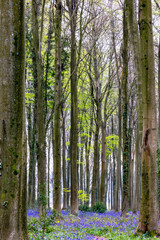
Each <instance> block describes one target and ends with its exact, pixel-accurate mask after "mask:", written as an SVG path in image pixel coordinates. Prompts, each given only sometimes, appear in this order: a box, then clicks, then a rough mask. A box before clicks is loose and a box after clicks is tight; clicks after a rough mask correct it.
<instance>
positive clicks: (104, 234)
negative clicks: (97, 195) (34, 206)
mask: <svg viewBox="0 0 160 240" xmlns="http://www.w3.org/2000/svg"><path fill="white" fill-rule="evenodd" d="M47 216H52V212H50V211H48V212H47ZM33 219H38V211H37V210H29V211H28V223H30V222H31V221H32V220H33ZM137 224H138V215H134V214H132V213H131V212H129V213H128V214H127V217H126V218H122V217H121V216H120V213H116V212H114V211H106V212H105V213H93V212H81V211H79V215H78V216H73V215H70V213H69V211H62V217H60V218H56V220H55V222H54V223H51V224H50V226H49V231H48V230H47V231H46V229H44V231H42V229H41V225H36V226H35V227H36V228H39V229H36V231H33V229H34V226H32V225H34V221H33V222H32V225H31V224H30V225H29V226H30V227H29V239H34V240H40V239H64V240H68V239H85V240H96V239H97V240H105V239H106V240H112V239H117V240H121V239H124V240H128V239H156V238H154V237H152V238H151V237H149V236H148V235H147V234H144V235H143V236H139V237H135V236H134V232H135V229H136V226H137ZM42 232H43V234H42Z"/></svg>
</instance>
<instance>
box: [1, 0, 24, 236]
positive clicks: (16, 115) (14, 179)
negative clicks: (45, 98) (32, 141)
mask: <svg viewBox="0 0 160 240" xmlns="http://www.w3.org/2000/svg"><path fill="white" fill-rule="evenodd" d="M0 19H1V21H0V32H1V34H0V164H1V167H0V239H3V240H13V239H20V240H26V239H28V236H27V225H26V219H27V214H26V187H25V184H26V154H25V151H24V146H25V140H26V139H25V136H24V129H25V121H24V88H25V86H24V82H25V81H24V69H25V34H24V1H23V0H21V1H20V0H14V1H13V0H10V1H8V0H1V1H0Z"/></svg>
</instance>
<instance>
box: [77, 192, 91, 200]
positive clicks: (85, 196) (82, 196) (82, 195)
mask: <svg viewBox="0 0 160 240" xmlns="http://www.w3.org/2000/svg"><path fill="white" fill-rule="evenodd" d="M78 198H79V199H80V200H81V201H82V202H88V201H89V197H88V194H87V193H86V192H85V191H82V190H79V191H78Z"/></svg>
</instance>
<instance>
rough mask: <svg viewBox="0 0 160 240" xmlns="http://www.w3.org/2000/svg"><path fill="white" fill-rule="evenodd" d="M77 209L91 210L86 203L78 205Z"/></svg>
mask: <svg viewBox="0 0 160 240" xmlns="http://www.w3.org/2000/svg"><path fill="white" fill-rule="evenodd" d="M79 210H80V211H82V212H91V208H90V207H89V206H88V205H86V204H84V205H79Z"/></svg>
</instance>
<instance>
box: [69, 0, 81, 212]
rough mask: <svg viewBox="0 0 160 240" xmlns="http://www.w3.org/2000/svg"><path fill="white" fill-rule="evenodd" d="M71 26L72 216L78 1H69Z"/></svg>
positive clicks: (73, 209) (75, 193)
mask: <svg viewBox="0 0 160 240" xmlns="http://www.w3.org/2000/svg"><path fill="white" fill-rule="evenodd" d="M67 5H68V9H69V14H70V25H71V136H70V137H71V141H70V143H71V214H74V215H75V214H78V177H77V143H78V99H77V61H76V20H77V9H78V1H77V0H70V1H69V0H67Z"/></svg>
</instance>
